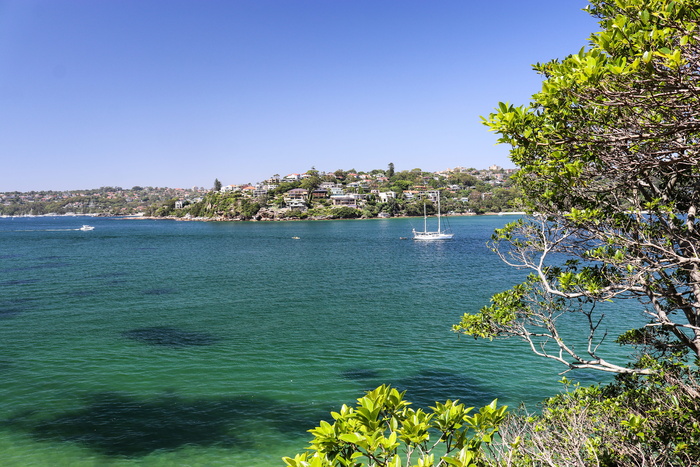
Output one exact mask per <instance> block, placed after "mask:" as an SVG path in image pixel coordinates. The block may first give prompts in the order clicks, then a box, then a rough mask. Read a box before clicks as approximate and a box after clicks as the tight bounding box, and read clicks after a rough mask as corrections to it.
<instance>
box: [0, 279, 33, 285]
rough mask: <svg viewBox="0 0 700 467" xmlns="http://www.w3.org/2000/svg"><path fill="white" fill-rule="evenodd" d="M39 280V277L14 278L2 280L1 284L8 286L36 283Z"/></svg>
mask: <svg viewBox="0 0 700 467" xmlns="http://www.w3.org/2000/svg"><path fill="white" fill-rule="evenodd" d="M37 282H39V279H14V280H9V281H3V282H0V285H7V286H12V285H27V284H36V283H37Z"/></svg>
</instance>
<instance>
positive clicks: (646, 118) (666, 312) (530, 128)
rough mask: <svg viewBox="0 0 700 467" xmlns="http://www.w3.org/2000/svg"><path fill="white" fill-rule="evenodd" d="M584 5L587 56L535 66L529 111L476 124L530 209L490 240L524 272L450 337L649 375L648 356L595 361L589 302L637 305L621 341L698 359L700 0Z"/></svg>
mask: <svg viewBox="0 0 700 467" xmlns="http://www.w3.org/2000/svg"><path fill="white" fill-rule="evenodd" d="M587 10H588V12H589V13H590V14H592V15H594V16H595V17H597V18H599V20H600V25H601V27H602V31H601V32H599V33H596V34H594V35H592V36H591V38H590V47H589V49H588V50H583V49H582V50H581V52H579V53H578V54H575V55H571V56H569V57H567V58H566V59H564V60H562V61H558V60H555V61H551V62H549V63H545V64H538V65H536V66H535V70H536V71H538V72H539V73H540V74H542V75H543V77H544V82H543V84H542V90H541V91H540V92H539V93H537V94H535V95H534V96H533V97H532V102H531V104H530V105H529V106H525V107H514V106H512V105H507V104H500V105H499V108H498V109H497V111H496V112H495V113H493V114H491V115H490V116H489V117H488V118H487V119H485V123H486V125H488V126H489V127H490V128H491V129H492V130H493V131H495V132H496V133H498V134H499V135H500V139H499V141H500V142H502V143H507V144H510V145H511V146H512V150H511V159H512V160H513V162H514V163H516V164H517V166H518V167H519V168H520V170H519V172H518V174H517V175H516V178H515V183H516V184H517V186H518V187H519V188H520V189H521V190H522V192H523V198H522V203H523V208H524V209H525V210H527V212H528V213H529V214H531V216H529V217H528V218H526V219H525V220H522V221H519V222H515V223H512V224H510V225H508V226H506V227H505V228H504V229H501V230H498V231H497V232H496V233H495V234H494V237H493V239H494V244H493V245H494V248H495V249H496V251H497V252H498V253H499V254H500V256H501V258H502V259H503V260H505V261H506V262H507V263H508V264H510V265H513V266H516V267H520V268H526V269H529V270H530V271H531V274H530V275H529V276H528V278H527V280H526V281H525V282H524V283H522V284H519V285H517V286H515V287H514V288H512V289H510V290H508V291H506V292H503V293H500V294H497V295H495V296H494V297H493V298H492V303H491V305H490V306H488V307H485V308H483V309H482V310H481V311H480V312H479V313H477V314H473V315H469V314H467V315H465V316H464V317H463V318H462V321H461V323H460V324H459V325H457V326H455V330H457V331H458V332H463V333H466V334H469V335H473V336H480V337H486V338H494V337H499V336H518V337H521V338H524V339H526V340H527V341H529V343H530V345H531V348H532V350H533V351H534V352H536V353H538V354H540V355H542V356H545V357H548V358H552V359H555V360H558V361H560V362H562V363H564V364H565V365H567V366H568V367H569V368H572V369H573V368H595V369H600V370H604V371H609V372H616V373H645V374H649V373H651V372H653V371H654V370H653V369H652V368H651V365H652V363H651V362H653V359H642V360H640V363H639V364H637V365H634V366H629V365H623V364H615V363H612V362H610V361H607V360H606V359H605V358H603V356H602V355H600V351H599V349H600V347H599V344H600V342H601V341H602V339H604V337H605V328H606V320H605V316H604V314H603V313H601V312H599V311H598V308H596V307H597V305H599V304H601V303H603V302H606V301H611V300H620V299H628V300H636V301H638V302H639V305H640V306H639V308H640V310H643V311H644V312H645V313H646V315H647V316H648V324H647V325H646V326H645V327H643V328H642V329H637V330H633V331H630V332H628V333H626V334H625V335H623V336H622V337H621V338H620V341H621V342H626V343H632V344H636V345H640V346H641V348H642V350H643V353H644V354H647V355H652V354H653V355H654V356H655V357H662V359H663V357H664V356H668V355H670V354H671V353H678V352H680V353H684V352H686V353H689V354H690V355H692V356H695V357H698V356H700V250H699V249H700V234H699V232H698V226H697V223H696V215H697V209H698V203H699V202H700V165H699V162H700V155H699V154H698V143H699V142H700V118H699V117H698V116H700V31H699V30H698V26H699V19H700V1H698V0H675V1H674V0H615V1H613V0H607V1H604V0H592V1H591V4H590V6H589V7H588V8H587ZM562 316H566V317H567V319H569V318H570V317H578V318H580V319H581V320H582V321H581V322H582V323H583V325H584V326H585V327H586V332H585V334H586V335H587V344H585V345H583V346H581V345H580V344H579V346H578V347H577V346H576V343H572V342H571V341H569V340H568V339H567V338H565V337H564V336H563V335H562V332H561V328H560V318H561V317H562ZM569 326H570V324H569ZM657 361H658V360H657Z"/></svg>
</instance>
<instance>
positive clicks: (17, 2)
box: [0, 0, 598, 191]
mask: <svg viewBox="0 0 700 467" xmlns="http://www.w3.org/2000/svg"><path fill="white" fill-rule="evenodd" d="M585 6H586V2H585V1H584V0H538V1H536V2H525V1H522V0H502V1H483V0H481V1H475V0H226V1H224V0H0V161H2V164H1V165H0V191H29V190H68V189H85V188H96V187H100V186H121V187H124V188H130V187H132V186H135V185H141V186H161V187H163V186H169V187H192V186H205V187H211V186H212V185H213V181H214V179H215V178H218V179H219V180H221V182H222V183H224V184H232V183H235V184H241V183H248V182H256V181H260V180H263V179H265V178H268V177H269V176H271V175H273V174H275V173H278V174H281V175H286V174H288V173H294V172H304V171H306V170H308V169H310V168H312V167H315V168H316V169H318V170H321V171H334V170H336V169H346V170H347V169H352V168H354V169H356V170H364V171H369V170H372V169H385V168H386V167H387V166H388V164H389V163H390V162H393V163H394V165H395V167H396V170H410V169H414V168H421V169H423V170H430V171H436V170H442V169H446V168H449V167H455V166H465V167H475V168H486V167H488V166H490V165H493V164H496V165H500V166H503V167H513V165H512V163H511V162H510V161H509V160H508V147H506V146H503V145H496V144H495V141H496V137H495V135H493V134H492V133H489V131H488V129H487V128H486V127H484V126H483V125H482V124H481V123H480V116H481V115H487V114H488V113H489V112H491V110H492V109H493V108H494V107H496V106H497V105H498V102H499V101H509V102H513V103H516V104H525V103H527V102H528V100H529V97H530V96H531V95H532V94H533V93H535V92H536V91H537V90H538V89H539V83H540V78H539V77H538V76H537V75H536V74H535V73H534V72H533V71H532V69H531V64H533V63H536V62H543V61H548V60H550V59H553V58H563V57H565V56H566V55H567V54H570V53H574V52H577V51H578V50H579V49H580V48H581V47H583V46H585V45H586V44H587V38H588V36H589V35H590V33H592V32H594V31H596V30H598V26H597V24H596V22H595V20H594V18H592V17H590V16H589V15H588V14H586V13H585V12H583V11H581V9H582V8H583V7H585Z"/></svg>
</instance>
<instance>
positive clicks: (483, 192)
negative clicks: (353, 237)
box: [146, 164, 517, 220]
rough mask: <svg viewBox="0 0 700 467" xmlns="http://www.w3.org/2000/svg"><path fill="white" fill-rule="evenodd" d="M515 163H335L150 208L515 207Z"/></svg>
mask: <svg viewBox="0 0 700 467" xmlns="http://www.w3.org/2000/svg"><path fill="white" fill-rule="evenodd" d="M513 172H514V169H503V168H501V167H498V166H492V167H489V168H488V169H483V170H477V169H473V168H464V167H456V168H453V169H448V170H444V171H440V172H425V171H423V170H421V169H413V170H404V171H398V172H397V171H394V169H393V164H390V165H389V168H388V169H387V170H372V171H370V172H361V171H355V170H347V171H346V170H336V171H335V172H321V171H318V170H316V169H315V168H312V169H310V170H308V171H306V172H304V173H293V174H288V175H285V176H280V175H279V174H275V175H273V176H271V177H270V178H269V179H267V180H264V181H261V182H258V183H255V184H244V185H223V184H222V183H221V182H219V180H218V179H217V180H216V181H215V183H214V189H212V190H211V191H209V192H208V193H206V194H205V195H204V196H203V197H202V196H194V197H186V196H182V197H177V198H172V199H170V200H168V201H167V202H166V203H163V204H161V205H160V206H157V205H154V206H152V207H151V209H148V210H147V211H146V214H147V215H149V216H154V217H176V218H183V219H217V220H283V219H338V218H372V217H395V216H419V215H423V212H424V209H425V211H427V213H428V214H434V213H435V212H436V209H437V208H436V206H437V199H438V197H440V200H441V211H442V212H443V213H446V214H482V213H485V212H504V211H512V210H513V209H514V205H513V201H514V200H515V198H516V197H517V192H516V191H515V189H513V188H512V187H511V184H510V180H509V177H510V175H511V174H512V173H513Z"/></svg>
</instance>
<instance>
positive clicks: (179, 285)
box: [0, 216, 602, 467]
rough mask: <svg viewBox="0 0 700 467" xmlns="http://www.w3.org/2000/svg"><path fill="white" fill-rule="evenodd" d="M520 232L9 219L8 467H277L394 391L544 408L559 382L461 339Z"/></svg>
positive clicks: (1, 388) (462, 221) (510, 280)
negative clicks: (338, 416)
mask: <svg viewBox="0 0 700 467" xmlns="http://www.w3.org/2000/svg"><path fill="white" fill-rule="evenodd" d="M513 219H514V218H513V217H512V216H477V217H460V218H450V219H449V221H450V223H451V227H452V230H453V231H454V233H455V238H454V239H453V240H451V241H445V242H414V241H412V240H410V231H411V228H412V227H414V226H415V227H417V228H419V227H421V224H422V219H420V220H416V219H384V220H379V219H372V220H352V221H298V222H269V223H262V222H257V223H256V222H177V221H168V220H146V219H116V218H80V217H35V218H3V219H0V372H1V374H2V378H1V379H0V401H2V405H1V406H0V462H1V463H2V465H4V466H28V465H36V466H44V465H46V466H49V465H50V466H104V465H107V466H112V465H113V466H127V465H143V466H167V465H188V466H197V465H202V466H218V465H221V466H223V465H226V466H245V467H248V466H251V467H255V466H275V465H282V462H281V459H280V458H281V457H282V456H285V455H289V456H293V455H294V454H295V453H297V452H301V451H303V450H304V448H305V447H306V446H307V443H308V440H309V439H310V435H309V433H307V430H309V429H310V428H313V427H314V426H316V425H317V424H318V422H319V420H321V419H326V420H330V415H329V412H330V411H331V410H337V409H338V408H339V407H340V406H341V405H342V404H344V403H347V404H352V403H354V402H355V399H356V398H358V397H360V396H362V394H363V393H364V391H366V390H369V389H373V388H374V387H376V386H378V385H379V384H382V383H390V384H392V385H394V386H395V387H397V388H399V389H401V390H406V391H407V395H406V398H407V399H408V400H410V401H412V402H414V404H415V406H419V407H427V406H429V405H431V404H432V403H433V402H434V401H444V400H446V399H460V400H461V401H463V402H465V403H466V404H468V405H470V406H471V405H474V406H480V405H484V404H488V403H489V402H491V401H492V400H493V399H495V398H498V400H499V403H502V404H507V405H509V406H512V407H514V406H517V405H519V404H520V403H526V404H527V405H528V407H529V408H531V409H533V410H535V409H536V405H537V403H538V402H539V401H541V400H542V399H544V398H545V397H548V396H551V395H553V394H555V393H556V392H558V391H559V390H561V385H560V384H559V383H558V380H559V379H560V376H559V375H558V373H559V372H561V371H562V370H563V369H564V368H563V367H561V366H557V365H555V364H551V363H548V362H545V361H543V360H542V359H540V358H538V357H535V356H533V355H532V353H531V352H530V351H529V349H528V348H527V347H526V346H525V345H524V344H523V343H519V342H516V341H512V340H508V341H494V342H488V341H481V340H479V341H476V340H473V339H471V338H465V337H459V336H458V335H456V334H455V333H453V332H452V331H451V326H452V325H453V324H456V323H458V322H459V319H460V316H461V315H462V314H463V313H464V312H474V311H477V310H478V309H479V308H480V307H482V306H483V305H486V304H488V299H489V297H490V296H491V295H492V294H493V293H495V292H499V291H501V290H504V289H506V288H508V287H509V286H511V285H513V284H515V283H517V282H518V281H519V280H520V279H521V278H522V277H523V274H524V273H523V272H522V271H517V270H514V269H512V268H509V267H507V266H506V265H504V264H503V263H501V262H500V260H499V259H498V257H497V256H496V255H495V254H494V253H492V252H491V251H490V250H489V249H488V248H487V246H486V241H487V240H488V238H489V236H490V234H491V233H492V231H493V229H494V228H497V227H501V226H503V225H504V224H505V223H506V222H507V221H509V220H513ZM82 224H91V225H93V226H94V227H95V229H94V230H92V231H80V230H76V229H78V228H79V227H80V226H81V225H82ZM405 237H409V239H406V238H405ZM578 376H579V378H580V379H581V378H582V379H583V381H584V383H588V382H594V381H597V380H600V379H601V378H602V377H601V376H600V375H598V374H585V373H584V374H578Z"/></svg>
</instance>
